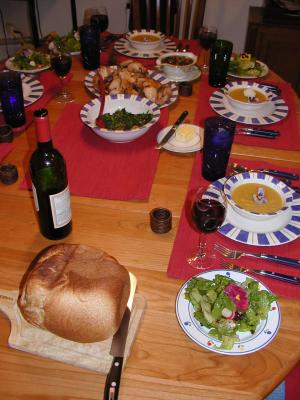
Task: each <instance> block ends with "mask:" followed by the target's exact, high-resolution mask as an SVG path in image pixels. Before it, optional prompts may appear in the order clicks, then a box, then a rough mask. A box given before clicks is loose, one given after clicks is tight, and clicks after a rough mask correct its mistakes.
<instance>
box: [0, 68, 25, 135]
mask: <svg viewBox="0 0 300 400" xmlns="http://www.w3.org/2000/svg"><path fill="white" fill-rule="evenodd" d="M0 99H1V106H2V111H3V115H4V119H5V122H6V123H7V124H8V125H10V126H11V127H12V128H19V127H21V126H22V125H24V124H25V122H26V117H25V109H24V98H23V88H22V79H21V75H20V74H19V73H18V72H15V71H2V72H0Z"/></svg>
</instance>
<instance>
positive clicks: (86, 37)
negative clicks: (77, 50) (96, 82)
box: [79, 25, 100, 70]
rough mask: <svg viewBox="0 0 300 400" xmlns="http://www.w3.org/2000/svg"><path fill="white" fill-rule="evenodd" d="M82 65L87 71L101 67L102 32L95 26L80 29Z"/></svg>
mask: <svg viewBox="0 0 300 400" xmlns="http://www.w3.org/2000/svg"><path fill="white" fill-rule="evenodd" d="M79 37H80V45H81V58H82V64H83V67H84V68H85V69H89V70H93V69H97V68H98V67H99V65H100V32H99V29H98V28H97V27H96V26H94V25H82V26H81V27H80V28H79Z"/></svg>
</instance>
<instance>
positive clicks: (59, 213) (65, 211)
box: [49, 186, 72, 228]
mask: <svg viewBox="0 0 300 400" xmlns="http://www.w3.org/2000/svg"><path fill="white" fill-rule="evenodd" d="M49 199H50V205H51V212H52V218H53V226H54V228H61V227H63V226H65V225H67V224H68V223H69V222H70V221H71V218H72V215H71V204H70V190H69V186H67V187H66V188H65V189H64V190H63V191H62V192H60V193H56V194H51V195H50V196H49Z"/></svg>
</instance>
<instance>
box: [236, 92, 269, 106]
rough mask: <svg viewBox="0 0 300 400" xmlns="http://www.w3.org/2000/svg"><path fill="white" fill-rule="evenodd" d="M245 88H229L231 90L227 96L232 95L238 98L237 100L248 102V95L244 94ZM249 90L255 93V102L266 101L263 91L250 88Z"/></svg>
mask: <svg viewBox="0 0 300 400" xmlns="http://www.w3.org/2000/svg"><path fill="white" fill-rule="evenodd" d="M245 90H247V89H245V88H238V89H233V90H231V92H230V93H229V96H230V97H232V98H233V99H234V100H238V101H242V102H244V103H249V102H250V100H249V97H248V96H245ZM251 91H253V92H254V93H255V98H254V102H255V103H263V102H265V101H267V100H268V99H267V96H265V95H264V94H263V93H261V92H259V91H258V90H255V89H252V88H251Z"/></svg>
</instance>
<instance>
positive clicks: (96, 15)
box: [90, 6, 108, 33]
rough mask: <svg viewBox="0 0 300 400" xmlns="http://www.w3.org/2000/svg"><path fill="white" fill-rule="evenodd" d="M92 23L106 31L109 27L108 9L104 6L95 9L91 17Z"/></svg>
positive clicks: (101, 30)
mask: <svg viewBox="0 0 300 400" xmlns="http://www.w3.org/2000/svg"><path fill="white" fill-rule="evenodd" d="M90 24H91V25H92V26H96V27H97V28H98V30H99V32H100V33H102V32H105V31H106V30H107V28H108V15H107V9H106V7H104V6H101V7H98V8H96V9H93V14H91V17H90Z"/></svg>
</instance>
